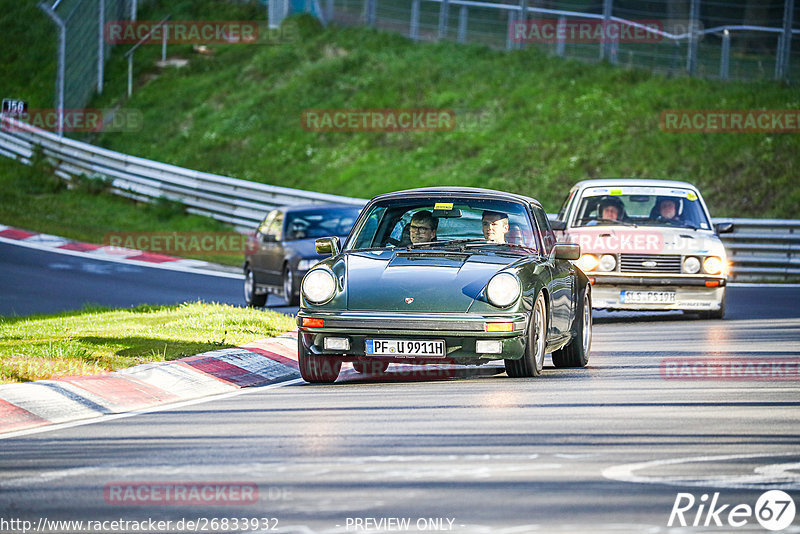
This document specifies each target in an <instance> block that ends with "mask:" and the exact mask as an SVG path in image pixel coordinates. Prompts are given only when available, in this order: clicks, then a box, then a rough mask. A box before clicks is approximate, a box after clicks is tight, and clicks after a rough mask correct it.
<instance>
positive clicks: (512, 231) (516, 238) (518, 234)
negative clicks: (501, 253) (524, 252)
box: [508, 224, 525, 245]
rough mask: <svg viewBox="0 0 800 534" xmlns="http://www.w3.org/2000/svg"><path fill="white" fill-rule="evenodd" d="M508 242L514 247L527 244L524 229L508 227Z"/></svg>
mask: <svg viewBox="0 0 800 534" xmlns="http://www.w3.org/2000/svg"><path fill="white" fill-rule="evenodd" d="M508 242H509V243H512V244H514V245H522V244H523V243H525V237H524V236H523V234H522V227H521V226H520V225H518V224H509V225H508Z"/></svg>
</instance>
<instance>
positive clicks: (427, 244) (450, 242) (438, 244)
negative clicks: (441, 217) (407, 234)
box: [403, 238, 486, 250]
mask: <svg viewBox="0 0 800 534" xmlns="http://www.w3.org/2000/svg"><path fill="white" fill-rule="evenodd" d="M484 241H486V240H485V239H474V238H470V239H449V240H447V241H425V242H424V243H412V244H411V245H406V246H405V247H403V248H405V249H407V250H411V249H414V248H423V247H426V248H430V247H453V246H462V247H463V245H465V244H467V243H478V242H484Z"/></svg>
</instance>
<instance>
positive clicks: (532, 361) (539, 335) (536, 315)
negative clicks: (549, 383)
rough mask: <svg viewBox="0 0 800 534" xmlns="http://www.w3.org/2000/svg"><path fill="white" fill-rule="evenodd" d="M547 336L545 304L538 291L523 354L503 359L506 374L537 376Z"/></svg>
mask: <svg viewBox="0 0 800 534" xmlns="http://www.w3.org/2000/svg"><path fill="white" fill-rule="evenodd" d="M546 337H547V306H546V305H545V302H544V295H543V294H542V293H541V292H539V296H538V297H537V298H536V304H534V306H533V311H532V312H531V319H530V324H529V325H528V337H527V339H526V340H525V354H524V355H523V356H522V358H520V359H519V360H505V366H506V374H507V375H508V376H510V377H512V378H520V377H529V376H539V375H540V374H542V368H543V367H544V349H545V345H546Z"/></svg>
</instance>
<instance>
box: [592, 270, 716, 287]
mask: <svg viewBox="0 0 800 534" xmlns="http://www.w3.org/2000/svg"><path fill="white" fill-rule="evenodd" d="M586 276H588V277H589V278H592V279H594V282H593V283H592V285H616V286H621V285H626V286H631V285H632V286H686V287H697V286H701V287H706V282H708V281H712V282H718V284H719V285H718V286H716V287H723V286H725V285H726V283H727V279H726V278H724V277H719V276H714V275H709V276H695V275H692V276H691V277H690V276H675V275H669V276H664V275H649V276H642V275H624V274H623V275H617V274H608V273H604V274H594V273H592V272H591V271H590V272H588V273H586Z"/></svg>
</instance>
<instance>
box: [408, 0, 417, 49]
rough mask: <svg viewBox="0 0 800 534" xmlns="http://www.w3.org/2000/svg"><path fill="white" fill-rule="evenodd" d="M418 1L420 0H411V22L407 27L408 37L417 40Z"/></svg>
mask: <svg viewBox="0 0 800 534" xmlns="http://www.w3.org/2000/svg"><path fill="white" fill-rule="evenodd" d="M419 2H420V0H414V1H413V2H411V23H410V27H409V29H408V37H409V38H410V39H411V40H412V41H419Z"/></svg>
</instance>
